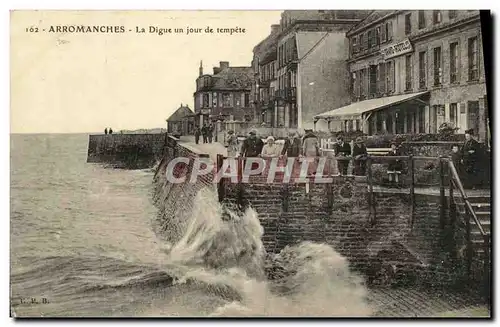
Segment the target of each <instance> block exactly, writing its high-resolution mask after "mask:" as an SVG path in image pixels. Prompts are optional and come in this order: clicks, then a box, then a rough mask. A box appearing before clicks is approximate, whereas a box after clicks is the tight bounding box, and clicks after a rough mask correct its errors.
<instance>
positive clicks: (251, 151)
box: [241, 129, 264, 157]
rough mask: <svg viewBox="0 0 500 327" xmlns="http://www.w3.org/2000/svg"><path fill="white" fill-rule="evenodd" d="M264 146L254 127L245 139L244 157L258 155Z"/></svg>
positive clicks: (242, 150)
mask: <svg viewBox="0 0 500 327" xmlns="http://www.w3.org/2000/svg"><path fill="white" fill-rule="evenodd" d="M263 147H264V142H262V140H261V139H260V138H259V137H257V131H256V130H254V129H252V130H251V131H250V133H249V135H248V137H247V138H246V139H245V141H243V146H242V148H241V156H242V157H258V156H259V154H260V153H261V152H262V148H263Z"/></svg>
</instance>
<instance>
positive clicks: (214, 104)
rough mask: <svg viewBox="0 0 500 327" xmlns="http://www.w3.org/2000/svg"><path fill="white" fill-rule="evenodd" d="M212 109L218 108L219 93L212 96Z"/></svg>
mask: <svg viewBox="0 0 500 327" xmlns="http://www.w3.org/2000/svg"><path fill="white" fill-rule="evenodd" d="M212 107H217V92H214V93H213V94H212Z"/></svg>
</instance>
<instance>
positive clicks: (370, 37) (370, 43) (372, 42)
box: [368, 30, 375, 49]
mask: <svg viewBox="0 0 500 327" xmlns="http://www.w3.org/2000/svg"><path fill="white" fill-rule="evenodd" d="M373 46H375V31H374V30H370V31H368V49H371V47H373Z"/></svg>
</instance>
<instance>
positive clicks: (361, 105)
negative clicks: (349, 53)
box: [314, 91, 429, 120]
mask: <svg viewBox="0 0 500 327" xmlns="http://www.w3.org/2000/svg"><path fill="white" fill-rule="evenodd" d="M428 92H429V91H424V92H418V93H409V94H401V95H394V96H391V97H382V98H376V99H370V100H364V101H359V102H354V103H351V104H350V105H347V106H345V107H340V108H337V109H333V110H330V111H327V112H324V113H322V114H319V115H316V116H314V118H315V119H331V120H349V119H359V118H360V117H361V115H363V114H364V113H367V112H370V111H373V110H378V109H383V108H386V107H390V106H393V105H396V104H399V103H402V102H405V101H408V100H411V99H415V98H417V97H419V96H422V95H424V94H426V93H428Z"/></svg>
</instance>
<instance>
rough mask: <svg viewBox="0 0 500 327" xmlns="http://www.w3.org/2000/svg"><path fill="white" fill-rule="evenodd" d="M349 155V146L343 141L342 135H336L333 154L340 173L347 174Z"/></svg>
mask: <svg viewBox="0 0 500 327" xmlns="http://www.w3.org/2000/svg"><path fill="white" fill-rule="evenodd" d="M350 155H351V146H350V145H349V144H348V143H345V142H344V138H343V137H342V136H338V137H337V144H335V156H336V157H337V168H338V170H339V174H340V175H347V168H348V167H349V156H350Z"/></svg>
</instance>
